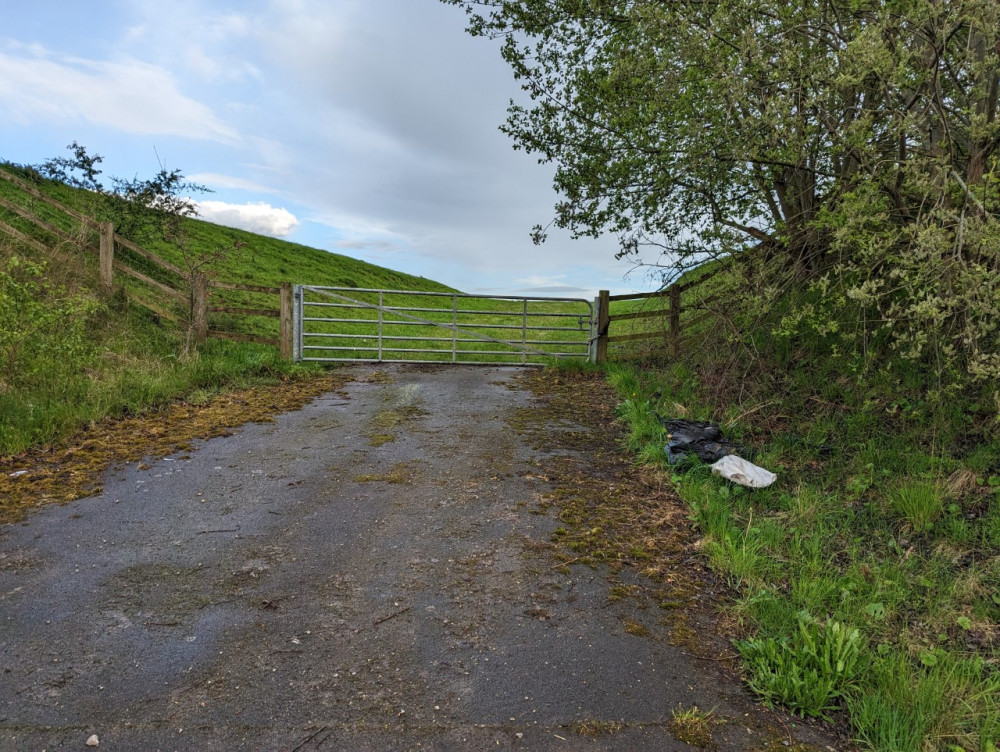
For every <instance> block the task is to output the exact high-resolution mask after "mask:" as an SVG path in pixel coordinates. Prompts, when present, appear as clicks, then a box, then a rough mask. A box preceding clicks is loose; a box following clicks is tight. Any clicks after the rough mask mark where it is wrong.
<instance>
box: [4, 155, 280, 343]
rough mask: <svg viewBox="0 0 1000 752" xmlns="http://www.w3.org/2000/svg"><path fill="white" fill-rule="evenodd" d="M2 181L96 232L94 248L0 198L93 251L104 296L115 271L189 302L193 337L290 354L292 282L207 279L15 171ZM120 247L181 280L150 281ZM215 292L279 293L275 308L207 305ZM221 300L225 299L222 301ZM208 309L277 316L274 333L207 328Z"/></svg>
mask: <svg viewBox="0 0 1000 752" xmlns="http://www.w3.org/2000/svg"><path fill="white" fill-rule="evenodd" d="M0 179H3V180H6V181H8V182H10V183H13V184H14V185H16V186H17V187H18V188H20V189H21V190H22V191H23V192H25V193H26V194H28V195H29V196H31V197H32V198H34V199H37V200H39V201H42V202H43V203H45V204H47V205H48V206H50V207H52V208H53V209H56V210H57V211H59V212H61V213H62V214H64V215H65V216H67V217H70V218H71V219H72V220H74V221H76V222H78V223H81V224H82V225H84V226H85V227H86V228H88V229H90V230H97V231H98V232H99V235H100V241H99V245H98V247H97V248H94V247H93V246H89V245H87V244H86V243H85V242H84V241H85V234H84V233H81V234H80V236H79V237H74V236H73V235H71V234H70V233H67V232H66V231H65V230H63V229H61V228H59V227H56V226H55V225H53V224H52V223H50V222H47V221H46V220H44V219H42V218H41V217H39V216H37V214H35V213H34V212H32V211H31V210H29V209H27V208H25V207H23V206H19V205H18V204H15V203H14V202H11V201H8V200H7V199H5V198H2V197H0V207H2V208H3V209H6V210H7V211H9V212H11V213H13V214H15V215H17V216H18V217H20V218H21V219H24V220H25V221H27V222H30V223H31V224H33V225H34V226H35V227H38V228H39V229H41V230H43V231H45V232H48V233H50V234H52V235H55V236H56V237H57V238H59V239H60V240H61V241H63V242H67V243H70V244H73V245H78V246H79V247H80V248H82V249H83V250H86V251H91V252H95V251H96V255H97V256H98V259H99V269H100V291H101V294H102V295H104V296H106V297H107V296H110V295H112V294H113V293H114V287H115V273H116V272H118V273H121V274H124V275H126V276H128V277H130V278H132V279H134V280H136V281H138V282H141V283H142V284H143V285H145V286H146V287H147V288H148V289H150V290H152V291H153V292H154V294H155V295H159V296H162V298H164V299H166V301H168V302H170V303H180V304H181V305H185V306H187V307H188V315H187V322H186V323H187V325H188V326H190V327H191V331H192V334H193V336H194V339H195V341H198V342H201V341H204V340H205V338H206V337H215V338H219V339H228V340H235V341H240V342H256V343H260V344H265V345H271V346H274V347H278V348H279V349H280V351H281V356H282V357H283V358H285V359H288V360H290V359H291V358H292V285H291V283H290V282H285V283H283V284H282V285H281V286H280V287H270V286H263V285H246V284H239V283H236V282H225V281H220V280H213V279H209V278H208V277H207V276H206V275H205V274H204V273H203V272H201V271H198V270H190V271H188V270H185V269H182V268H181V267H179V266H177V265H176V264H172V263H170V262H169V261H167V260H166V259H163V258H160V257H159V256H157V255H156V254H155V253H152V252H151V251H149V250H147V249H145V248H143V247H142V246H140V245H138V244H136V243H134V242H132V241H131V240H129V239H128V238H124V237H122V236H121V235H118V234H117V233H116V232H115V231H114V227H113V226H112V224H111V223H110V222H98V221H96V220H94V219H92V218H90V217H87V216H85V215H84V214H81V213H80V212H78V211H76V210H75V209H72V208H70V207H68V206H66V205H64V204H62V203H61V202H59V201H56V200H55V199H53V198H50V197H49V196H46V195H45V194H44V193H42V192H41V191H39V190H38V189H37V188H35V187H34V186H33V185H31V184H30V183H29V182H27V181H25V180H22V179H21V178H19V177H17V176H16V175H12V174H10V173H9V172H7V171H6V170H2V169H0ZM0 232H3V233H5V234H7V235H9V236H11V237H13V238H15V239H16V240H18V241H19V242H21V243H24V244H26V245H28V246H30V247H32V248H34V249H36V250H39V251H43V252H44V251H49V250H51V249H49V248H48V246H46V245H45V244H44V243H42V242H40V241H39V240H37V239H35V238H32V237H31V236H29V235H27V234H25V233H23V232H21V231H20V230H18V229H17V228H15V227H12V226H10V225H9V224H7V223H6V222H3V221H0ZM91 237H93V236H91ZM119 247H120V248H124V249H126V250H128V251H129V252H130V253H131V254H134V255H135V256H138V257H140V258H142V259H144V260H145V261H146V262H147V263H148V264H150V265H151V266H152V267H154V268H157V269H159V270H161V271H163V272H165V273H166V276H167V277H168V278H169V277H170V276H173V277H175V278H179V279H180V280H181V284H180V285H176V286H175V285H171V284H168V283H166V282H162V281H160V280H156V279H153V277H151V276H150V275H149V274H145V273H143V272H141V271H139V270H138V269H135V268H134V267H133V266H132V265H130V264H129V263H128V262H127V260H125V259H123V258H122V257H116V253H115V250H116V248H119ZM179 288H181V289H179ZM213 290H219V291H222V290H224V291H230V292H250V293H256V294H263V295H274V296H277V297H278V306H277V307H276V308H251V307H247V306H236V305H224V304H219V305H210V304H209V303H210V296H211V294H212V291H213ZM125 292H126V294H127V295H129V297H130V298H132V299H133V300H135V301H136V302H137V303H138V304H139V305H142V306H144V307H146V308H148V309H149V310H151V311H152V312H154V313H155V314H157V315H158V316H161V317H163V318H167V319H169V320H171V321H174V322H178V323H180V321H179V317H178V316H176V315H174V314H173V313H171V312H170V311H169V310H168V308H169V305H166V306H163V305H162V304H161V305H157V303H156V302H151V301H150V300H148V299H146V298H145V297H137V296H136V295H134V294H133V293H131V292H130V291H129V290H126V291H125ZM222 302H223V303H225V302H226V301H222ZM210 313H222V314H226V315H231V316H254V317H258V316H259V317H267V318H277V319H279V324H278V336H277V337H264V336H261V335H257V334H248V333H244V332H232V331H225V330H221V329H214V328H212V327H211V326H210V322H209V314H210Z"/></svg>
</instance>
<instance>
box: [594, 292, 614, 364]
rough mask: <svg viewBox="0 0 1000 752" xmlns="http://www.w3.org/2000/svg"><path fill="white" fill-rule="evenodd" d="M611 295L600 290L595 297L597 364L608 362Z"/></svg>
mask: <svg viewBox="0 0 1000 752" xmlns="http://www.w3.org/2000/svg"><path fill="white" fill-rule="evenodd" d="M610 295H611V293H610V292H609V291H608V290H601V291H600V292H599V293H598V295H597V362H598V363H606V362H607V360H608V327H610V326H611V301H610V299H609V298H610Z"/></svg>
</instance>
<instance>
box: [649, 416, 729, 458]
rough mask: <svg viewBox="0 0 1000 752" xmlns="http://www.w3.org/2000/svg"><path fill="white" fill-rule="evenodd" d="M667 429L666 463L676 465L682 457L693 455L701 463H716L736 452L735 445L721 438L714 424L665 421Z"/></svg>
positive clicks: (720, 430) (720, 432)
mask: <svg viewBox="0 0 1000 752" xmlns="http://www.w3.org/2000/svg"><path fill="white" fill-rule="evenodd" d="M663 425H664V426H665V427H666V429H667V433H668V434H669V435H668V437H667V438H668V440H667V461H668V462H669V463H670V464H671V465H676V464H677V463H678V462H680V461H681V459H682V458H683V457H685V456H686V455H688V454H694V455H695V456H696V457H697V458H698V459H699V460H701V461H702V462H717V461H718V460H720V459H722V458H723V457H725V456H726V455H727V454H733V453H734V452H735V451H736V445H735V444H733V443H732V442H731V441H730V440H729V439H727V438H725V437H723V435H722V429H721V428H719V427H718V426H717V425H715V424H714V423H706V422H703V421H697V420H681V419H675V420H665V421H663Z"/></svg>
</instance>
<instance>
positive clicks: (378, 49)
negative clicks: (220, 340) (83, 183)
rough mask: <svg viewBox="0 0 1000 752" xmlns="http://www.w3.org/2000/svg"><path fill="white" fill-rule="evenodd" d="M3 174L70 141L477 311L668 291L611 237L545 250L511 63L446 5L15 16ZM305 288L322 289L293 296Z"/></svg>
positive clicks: (92, 9) (44, 0)
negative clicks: (402, 275)
mask: <svg viewBox="0 0 1000 752" xmlns="http://www.w3.org/2000/svg"><path fill="white" fill-rule="evenodd" d="M0 9H2V10H0V18H2V19H3V24H2V25H0V112H2V113H3V115H2V116H0V159H5V160H8V161H11V162H17V163H21V164H38V163H40V162H43V161H44V160H46V159H48V158H51V157H55V156H70V153H69V152H68V151H66V149H65V147H66V146H67V145H68V144H70V143H71V142H73V141H77V142H79V143H80V144H82V145H84V146H85V147H86V148H87V150H88V152H89V153H91V154H95V153H96V154H100V155H101V156H103V157H104V162H103V164H102V168H103V170H104V175H103V176H102V177H104V178H107V177H109V176H117V177H123V178H133V177H140V178H144V177H151V176H152V175H153V174H154V173H156V172H157V171H158V170H159V168H160V166H161V165H162V166H164V167H166V168H167V169H171V170H172V169H180V170H182V171H183V173H184V175H185V176H186V177H187V178H188V179H189V180H191V181H193V182H196V183H199V184H202V185H205V186H207V187H209V188H211V189H212V191H213V193H212V194H210V195H208V194H206V195H200V196H196V198H197V199H198V200H199V201H200V202H201V203H200V214H201V216H202V218H203V219H207V220H209V221H214V222H218V223H219V224H226V225H229V226H236V227H242V228H244V229H249V230H252V231H254V232H258V233H262V234H268V235H273V236H276V237H280V238H283V239H285V240H291V241H294V242H297V243H302V244H304V245H309V246H313V247H316V248H322V249H325V250H329V251H334V252H337V253H342V254H345V255H347V256H351V257H354V258H358V259H363V260H365V261H369V262H371V263H375V264H379V265H381V266H386V267H389V268H392V269H397V270H399V271H404V272H407V273H410V274H416V275H420V276H423V277H427V278H429V279H435V280H437V281H439V282H442V283H445V284H447V285H451V286H453V287H456V288H458V289H460V290H463V291H465V292H469V293H482V294H511V295H539V296H562V297H586V298H592V297H593V296H595V295H596V294H597V291H598V290H599V289H608V290H611V291H612V293H613V294H614V293H622V292H631V291H645V290H649V289H655V287H656V283H655V281H654V280H651V279H649V278H648V277H647V276H646V275H645V274H644V273H643V271H642V270H641V269H639V270H634V268H633V267H634V264H633V263H631V262H627V261H616V260H615V259H614V253H615V250H616V248H617V245H616V242H615V238H614V237H610V236H609V237H606V238H601V239H579V240H574V239H572V238H571V237H570V235H569V233H567V232H562V231H550V233H549V239H548V241H547V242H545V243H544V244H543V245H541V246H535V245H534V244H533V243H532V241H531V238H530V231H531V227H532V226H533V225H535V224H543V225H544V224H547V223H548V222H549V220H550V219H551V218H552V216H553V208H552V207H553V204H554V203H555V201H556V200H557V198H558V197H557V195H556V194H555V192H554V191H553V189H552V174H553V170H554V168H553V167H552V166H551V165H540V164H538V162H537V158H536V157H534V156H532V155H528V154H525V153H524V152H520V151H515V150H514V149H513V147H512V144H511V142H510V140H509V139H508V138H507V136H505V135H504V134H502V133H501V132H500V131H499V130H498V126H499V125H500V124H501V123H502V122H503V120H504V119H505V115H506V109H507V104H508V102H509V100H510V99H511V98H512V97H514V98H518V97H519V96H520V94H519V89H518V86H517V83H516V81H515V80H514V79H513V76H512V75H511V73H510V70H509V68H508V67H507V65H506V63H504V62H503V60H502V59H501V58H500V52H499V44H498V43H496V42H494V41H491V40H485V39H475V38H472V37H470V36H469V35H468V34H466V33H465V31H464V29H465V24H466V19H465V14H464V12H463V11H462V10H461V9H460V8H457V7H454V6H447V5H444V4H442V3H440V2H439V1H438V0H240V1H239V2H236V1H235V0H170V1H169V2H163V1H162V0H156V1H155V2H154V1H153V0H118V1H115V0H87V2H81V1H80V0H35V1H34V2H31V3H27V2H15V0H0ZM291 281H293V282H298V283H303V284H309V282H310V280H291Z"/></svg>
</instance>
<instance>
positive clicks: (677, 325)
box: [668, 285, 681, 358]
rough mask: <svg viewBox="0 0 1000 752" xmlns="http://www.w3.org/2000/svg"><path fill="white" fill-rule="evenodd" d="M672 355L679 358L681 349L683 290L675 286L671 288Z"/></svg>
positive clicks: (670, 334) (670, 333)
mask: <svg viewBox="0 0 1000 752" xmlns="http://www.w3.org/2000/svg"><path fill="white" fill-rule="evenodd" d="M669 321H670V329H669V332H668V335H669V338H670V354H671V355H672V356H673V357H675V358H676V357H677V355H678V354H679V353H680V349H681V288H680V287H678V286H677V285H673V286H671V288H670V319H669Z"/></svg>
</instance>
